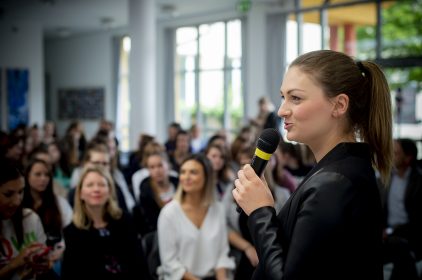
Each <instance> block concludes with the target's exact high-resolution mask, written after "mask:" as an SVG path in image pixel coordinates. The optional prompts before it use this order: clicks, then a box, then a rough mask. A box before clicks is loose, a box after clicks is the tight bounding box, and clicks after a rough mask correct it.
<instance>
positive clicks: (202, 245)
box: [158, 154, 234, 280]
mask: <svg viewBox="0 0 422 280" xmlns="http://www.w3.org/2000/svg"><path fill="white" fill-rule="evenodd" d="M212 172H213V171H212V167H211V163H210V162H209V160H208V159H207V158H206V157H205V156H204V155H201V154H198V155H192V156H190V157H188V158H187V159H185V160H184V161H183V163H182V164H181V166H180V177H179V187H178V189H177V191H176V195H175V198H174V199H173V200H172V201H171V202H170V203H168V204H167V205H166V206H165V207H164V208H163V209H162V210H161V213H160V216H159V218H158V242H159V252H160V259H161V266H160V267H159V269H158V273H159V275H160V278H162V279H177V280H178V279H218V280H223V279H228V276H229V272H230V270H232V269H234V261H233V260H232V259H231V258H229V256H228V253H229V245H228V240H227V228H226V222H225V218H224V208H223V206H222V205H221V204H220V203H219V202H217V201H216V200H215V196H214V188H215V183H214V179H213V175H212V174H213V173H212Z"/></svg>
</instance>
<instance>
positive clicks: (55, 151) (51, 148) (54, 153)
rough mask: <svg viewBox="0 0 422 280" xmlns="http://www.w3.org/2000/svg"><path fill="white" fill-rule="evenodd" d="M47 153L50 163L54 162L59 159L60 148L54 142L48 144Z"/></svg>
mask: <svg viewBox="0 0 422 280" xmlns="http://www.w3.org/2000/svg"><path fill="white" fill-rule="evenodd" d="M48 154H49V155H50V159H51V163H52V164H56V163H58V162H59V160H60V150H59V148H58V147H57V145H55V144H51V145H48Z"/></svg>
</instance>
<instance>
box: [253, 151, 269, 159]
mask: <svg viewBox="0 0 422 280" xmlns="http://www.w3.org/2000/svg"><path fill="white" fill-rule="evenodd" d="M255 155H256V156H257V157H259V158H262V159H263V160H270V157H271V154H269V153H266V152H264V151H262V150H260V149H258V148H256V150H255Z"/></svg>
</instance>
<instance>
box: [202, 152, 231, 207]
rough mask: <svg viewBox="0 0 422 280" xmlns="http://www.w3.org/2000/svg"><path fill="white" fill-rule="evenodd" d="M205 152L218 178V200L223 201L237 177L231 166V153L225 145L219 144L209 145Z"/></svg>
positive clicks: (216, 178)
mask: <svg viewBox="0 0 422 280" xmlns="http://www.w3.org/2000/svg"><path fill="white" fill-rule="evenodd" d="M204 153H205V156H206V157H207V158H208V159H209V160H210V162H211V165H212V169H213V171H214V177H215V180H216V188H215V190H216V195H217V198H218V200H220V201H221V200H222V198H223V196H224V194H225V192H226V190H227V189H228V188H230V187H231V186H232V185H233V181H234V179H235V174H234V172H233V170H232V169H231V168H230V166H229V163H230V158H229V153H228V151H227V150H226V149H225V148H224V147H222V146H220V145H217V144H211V145H209V146H207V148H206V149H205V152H204ZM230 190H231V189H230Z"/></svg>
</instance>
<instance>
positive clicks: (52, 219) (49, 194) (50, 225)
mask: <svg viewBox="0 0 422 280" xmlns="http://www.w3.org/2000/svg"><path fill="white" fill-rule="evenodd" d="M38 163H39V164H42V165H44V166H45V167H46V168H47V170H48V177H49V179H50V180H49V182H48V185H47V187H46V189H45V191H44V192H43V193H41V199H42V204H41V206H40V207H39V208H38V209H35V208H34V198H33V197H32V195H31V186H30V184H29V173H30V172H31V170H32V168H33V167H34V166H35V164H38ZM23 206H24V207H27V208H31V209H33V210H34V211H35V212H36V213H37V214H38V215H39V216H40V219H41V222H42V224H43V227H44V230H45V232H46V233H53V234H55V235H60V233H61V230H62V225H63V224H62V218H61V213H60V209H59V206H58V202H57V198H56V196H55V194H54V192H53V175H52V173H51V168H50V166H49V164H48V163H46V162H45V161H43V160H39V159H34V160H32V161H31V162H29V164H28V166H27V168H26V169H25V191H24V196H23Z"/></svg>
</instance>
